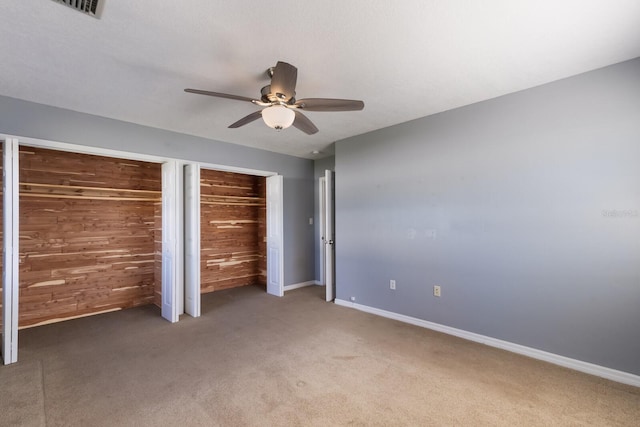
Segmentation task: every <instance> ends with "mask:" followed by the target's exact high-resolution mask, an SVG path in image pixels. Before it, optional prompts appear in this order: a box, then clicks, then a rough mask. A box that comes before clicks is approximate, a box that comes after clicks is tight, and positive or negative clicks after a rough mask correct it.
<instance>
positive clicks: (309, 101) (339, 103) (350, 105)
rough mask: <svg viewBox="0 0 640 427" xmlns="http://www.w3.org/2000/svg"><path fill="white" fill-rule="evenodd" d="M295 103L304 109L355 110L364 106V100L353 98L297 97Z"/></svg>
mask: <svg viewBox="0 0 640 427" xmlns="http://www.w3.org/2000/svg"><path fill="white" fill-rule="evenodd" d="M295 105H296V107H298V108H300V109H302V110H306V111H357V110H362V109H363V108H364V102H362V101H356V100H354V99H330V98H306V99H299V100H298V102H296V103H295Z"/></svg>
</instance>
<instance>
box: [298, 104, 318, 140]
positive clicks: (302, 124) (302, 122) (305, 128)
mask: <svg viewBox="0 0 640 427" xmlns="http://www.w3.org/2000/svg"><path fill="white" fill-rule="evenodd" d="M293 112H294V113H296V118H295V120H294V121H293V126H295V127H297V128H298V129H300V130H301V131H302V132H304V133H306V134H307V135H313V134H314V133H318V128H317V127H316V125H314V124H313V123H312V122H311V120H309V119H308V118H307V116H305V115H304V114H302V113H301V112H300V111H298V110H293Z"/></svg>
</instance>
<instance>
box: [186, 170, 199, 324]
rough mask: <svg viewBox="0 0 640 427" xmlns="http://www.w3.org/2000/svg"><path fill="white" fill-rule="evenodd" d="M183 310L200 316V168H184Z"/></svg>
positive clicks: (194, 315)
mask: <svg viewBox="0 0 640 427" xmlns="http://www.w3.org/2000/svg"><path fill="white" fill-rule="evenodd" d="M184 310H185V312H186V313H187V314H188V315H190V316H193V317H198V316H200V166H199V165H197V164H188V165H185V167H184Z"/></svg>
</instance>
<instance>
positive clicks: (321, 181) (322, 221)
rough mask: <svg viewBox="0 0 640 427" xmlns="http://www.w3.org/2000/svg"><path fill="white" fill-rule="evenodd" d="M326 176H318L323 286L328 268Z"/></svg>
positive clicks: (320, 283)
mask: <svg viewBox="0 0 640 427" xmlns="http://www.w3.org/2000/svg"><path fill="white" fill-rule="evenodd" d="M326 185H327V184H326V178H325V177H324V176H321V177H320V178H318V235H319V239H318V253H319V254H320V268H319V270H320V271H319V272H318V273H319V275H318V284H319V285H321V286H324V285H326V283H325V270H326V268H327V267H326V264H325V262H326V259H325V256H326V254H325V250H324V249H325V248H324V242H325V233H326V230H325V221H326V219H325V217H326V215H327V211H326V209H325V206H324V205H325V197H326V195H325V192H326Z"/></svg>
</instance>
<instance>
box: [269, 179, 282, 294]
mask: <svg viewBox="0 0 640 427" xmlns="http://www.w3.org/2000/svg"><path fill="white" fill-rule="evenodd" d="M282 196H283V188H282V175H273V176H269V177H267V293H269V294H271V295H276V296H279V297H281V296H283V295H284V277H283V276H284V254H283V246H284V243H283V231H282V229H283V215H284V212H283V211H284V205H283V197H282Z"/></svg>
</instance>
